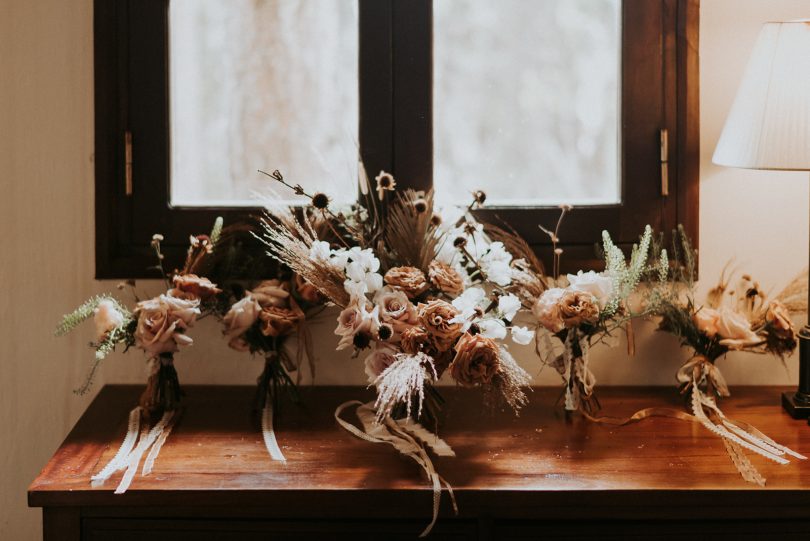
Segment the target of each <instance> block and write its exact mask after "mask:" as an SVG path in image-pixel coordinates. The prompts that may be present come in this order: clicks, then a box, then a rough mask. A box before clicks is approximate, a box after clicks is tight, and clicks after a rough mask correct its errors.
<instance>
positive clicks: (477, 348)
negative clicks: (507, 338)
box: [450, 334, 500, 387]
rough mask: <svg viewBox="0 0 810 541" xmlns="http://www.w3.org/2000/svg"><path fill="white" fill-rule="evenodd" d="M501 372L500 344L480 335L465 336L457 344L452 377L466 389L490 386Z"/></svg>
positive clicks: (451, 372)
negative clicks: (476, 386)
mask: <svg viewBox="0 0 810 541" xmlns="http://www.w3.org/2000/svg"><path fill="white" fill-rule="evenodd" d="M499 370H500V354H499V352H498V344H497V343H496V342H495V340H493V339H491V338H485V337H483V336H481V335H480V334H476V335H471V334H465V335H464V336H462V337H461V338H460V339H459V341H458V343H457V344H456V356H455V358H454V359H453V363H452V364H451V365H450V375H451V376H453V379H455V380H456V381H457V382H459V383H460V384H461V385H463V386H465V387H472V386H474V385H488V384H490V383H492V378H493V377H495V375H496V374H497V373H498V371H499Z"/></svg>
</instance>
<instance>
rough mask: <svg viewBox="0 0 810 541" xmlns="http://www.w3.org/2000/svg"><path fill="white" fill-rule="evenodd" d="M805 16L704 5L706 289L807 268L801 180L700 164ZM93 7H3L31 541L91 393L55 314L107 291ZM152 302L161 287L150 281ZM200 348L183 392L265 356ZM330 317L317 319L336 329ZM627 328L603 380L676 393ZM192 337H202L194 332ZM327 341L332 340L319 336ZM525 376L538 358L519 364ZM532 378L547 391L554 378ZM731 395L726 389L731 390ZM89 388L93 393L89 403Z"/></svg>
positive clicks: (9, 248) (19, 529) (9, 232)
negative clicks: (54, 463)
mask: <svg viewBox="0 0 810 541" xmlns="http://www.w3.org/2000/svg"><path fill="white" fill-rule="evenodd" d="M808 16H810V1H808V0H768V1H764V0H703V6H702V11H701V28H700V32H701V37H700V39H701V152H702V156H703V157H702V164H701V212H700V220H701V227H700V244H701V268H700V273H701V277H702V278H703V280H702V282H701V289H702V290H704V291H705V290H706V289H708V287H710V286H711V281H712V279H713V278H714V277H716V276H718V274H719V272H720V270H721V268H722V267H723V265H724V264H725V263H726V261H727V260H728V259H730V258H732V257H734V258H736V259H735V261H736V262H737V264H738V265H739V267H740V268H742V269H744V270H746V271H747V272H750V273H752V274H754V275H755V276H756V277H757V278H758V279H759V280H760V281H761V282H762V283H763V284H768V285H770V286H772V287H773V289H774V290H778V289H779V288H780V287H782V286H783V285H784V284H786V283H787V282H788V281H789V280H790V279H791V278H792V277H793V276H794V275H796V274H797V273H798V272H800V271H801V270H802V269H803V268H804V266H805V265H806V262H807V246H808V236H807V235H808V225H807V224H808V204H807V201H808V182H807V180H808V179H807V176H806V175H804V174H801V173H774V172H756V171H741V170H731V169H722V168H718V167H715V166H713V165H712V164H711V163H710V160H711V154H712V151H713V149H714V145H715V143H716V141H717V138H718V136H719V133H720V130H721V128H722V125H723V122H724V120H725V116H726V113H727V111H728V108H729V106H730V103H731V100H732V99H733V96H734V92H735V90H736V87H737V84H738V82H739V79H740V78H741V75H742V70H743V67H744V65H745V62H746V59H747V57H748V53H749V52H750V50H751V48H752V47H753V43H754V40H755V38H756V35H757V32H758V30H759V26H760V24H761V23H762V22H764V21H767V20H777V19H791V18H800V17H808ZM92 93H93V65H92V1H91V0H74V1H71V2H65V1H62V0H36V1H35V0H0V183H1V184H0V231H2V234H0V284H2V285H0V314H1V315H0V322H2V325H0V538H2V539H14V540H17V539H20V540H29V539H31V540H33V539H37V538H39V537H40V536H41V528H40V524H39V523H40V513H39V511H38V510H29V509H27V508H26V503H25V502H26V500H25V497H26V496H25V491H26V488H27V486H28V484H29V483H30V481H31V480H32V479H33V477H34V476H35V475H36V473H37V472H38V471H39V468H40V467H42V465H44V463H45V461H46V460H47V459H48V458H49V457H50V455H51V453H52V452H53V451H54V450H55V449H56V447H57V446H58V445H59V443H60V442H61V441H62V439H63V438H64V436H65V435H66V434H67V432H68V430H69V429H70V427H71V426H72V424H73V423H74V422H75V421H76V419H77V418H78V416H79V415H80V414H81V412H82V411H83V410H84V409H85V408H86V406H87V404H88V403H89V400H90V398H91V397H90V396H86V397H76V396H74V395H73V394H72V393H71V390H72V389H73V388H75V387H76V386H77V385H78V384H79V383H80V382H81V381H82V379H83V377H84V375H85V371H86V368H87V366H88V363H89V361H90V359H91V358H92V355H91V351H90V350H89V349H88V348H87V346H86V343H87V342H88V341H89V340H90V338H91V332H92V331H91V330H90V329H89V328H87V329H85V330H84V332H77V333H75V334H73V335H71V336H69V337H67V338H60V339H56V338H54V337H53V336H52V329H53V326H54V324H55V323H56V321H57V320H58V319H59V317H60V316H61V314H63V313H65V312H67V311H70V310H71V309H72V308H74V307H75V305H76V304H78V303H79V302H81V301H82V300H83V299H85V298H86V297H88V296H89V295H91V294H93V293H97V292H102V291H110V290H113V288H114V286H115V283H114V282H97V281H94V280H93V279H92V276H93V257H94V255H93V238H94V237H93V236H94V232H93V137H94V134H93V94H92ZM148 288H150V289H151V291H153V292H157V291H158V288H157V285H156V284H151V285H149V286H148ZM200 327H201V328H199V331H202V332H205V331H206V330H208V331H211V333H210V334H211V336H210V337H209V338H207V339H206V338H205V337H200V338H198V343H197V344H196V345H195V346H194V347H193V348H192V349H189V350H187V351H185V352H183V354H182V355H180V359H179V360H178V363H177V364H178V369H179V371H180V377H181V381H183V382H186V383H203V382H206V383H207V382H218V383H246V384H249V383H252V382H253V381H254V379H255V377H256V375H257V373H258V371H259V369H260V362H259V361H257V360H249V359H248V358H246V357H244V356H240V355H237V354H235V353H233V352H231V351H229V350H228V349H227V348H226V347H225V345H224V343H223V342H222V341H220V340H219V339H218V338H217V336H216V335H217V333H216V332H215V331H216V330H215V329H214V328H213V327H210V326H207V325H205V326H203V325H201V326H200ZM331 327H332V322H331V321H325V322H324V323H323V324H322V327H321V328H322V329H323V332H324V333H327V334H328V333H331ZM650 330H651V327H650V326H649V325H646V326H645V328H642V329H639V330H638V343H637V355H636V357H635V358H633V359H628V358H627V357H626V355H625V353H624V350H623V348H622V347H618V348H615V349H612V350H600V351H596V352H595V353H594V358H595V362H594V364H595V367H594V368H595V371H596V374H597V377H598V379H599V381H600V383H601V384H639V385H643V384H662V385H670V384H672V383H673V378H674V373H675V370H676V369H677V367H678V365H679V363H680V362H681V361H682V360H683V359H684V358H685V355H686V353H685V352H683V351H680V350H679V349H678V348H677V344H676V342H675V340H673V339H672V338H671V337H668V336H664V335H655V334H652V333H651V332H650ZM197 336H201V333H197ZM324 342H325V343H331V342H330V341H329V340H325V341H324ZM320 359H321V361H320V363H319V365H318V383H324V384H325V383H339V384H344V383H362V382H363V375H362V373H363V370H362V366H361V364H360V361H359V360H351V359H349V358H347V356H345V355H342V356H338V355H334V354H333V353H331V351H330V348H323V349H322V350H321V352H320ZM522 360H523V362H524V365H525V366H526V367H527V368H528V369H529V370H530V371H531V372H532V373H537V372H538V371H539V364H538V362H537V361H536V360H534V359H533V358H532V356H531V355H523V356H522ZM143 365H144V363H143V360H142V358H141V357H140V355H139V354H137V353H133V354H130V355H128V356H123V355H120V354H119V355H115V356H113V357H111V358H110V359H109V360H108V361H107V362H106V363H105V366H104V368H103V370H102V372H101V376H100V377H99V378H98V381H97V384H96V386H95V388H94V389H93V393H94V392H96V391H97V390H98V389H99V388H100V387H101V385H103V383H104V382H137V383H141V382H142V381H143V379H144V371H143ZM787 365H788V366H787V370H786V369H785V368H783V367H782V365H781V364H780V362H779V361H776V360H773V359H769V358H763V357H756V356H752V355H745V354H735V355H733V356H731V357H729V358H728V359H726V360H724V361H722V369H723V372H724V374H725V375H726V377H727V379H728V380H729V382H730V383H731V384H732V385H734V384H746V383H747V384H780V385H786V386H788V385H792V382H794V381H795V378H796V359H795V358H793V359H790V360H789V361H788V363H787ZM537 381H538V383H541V384H556V383H557V378H556V376H555V375H554V374H552V373H551V371H550V370H546V371H544V372H543V373H542V374H541V375H540V376H539V377H538V380H537ZM732 391H733V389H732ZM91 394H92V393H91Z"/></svg>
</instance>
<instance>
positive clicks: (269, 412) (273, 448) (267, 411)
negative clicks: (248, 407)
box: [262, 392, 287, 462]
mask: <svg viewBox="0 0 810 541" xmlns="http://www.w3.org/2000/svg"><path fill="white" fill-rule="evenodd" d="M262 437H263V438H264V446H265V447H267V452H268V453H270V458H272V459H273V460H278V461H279V462H287V459H286V458H285V457H284V453H282V452H281V448H280V447H279V446H278V441H276V432H275V430H274V429H273V397H272V396H270V393H269V392H268V393H267V398H266V399H265V402H264V409H263V410H262Z"/></svg>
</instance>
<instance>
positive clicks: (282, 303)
mask: <svg viewBox="0 0 810 541" xmlns="http://www.w3.org/2000/svg"><path fill="white" fill-rule="evenodd" d="M250 294H251V295H253V298H254V299H256V302H258V303H259V306H261V307H262V308H267V307H268V306H275V307H277V308H288V307H289V306H290V304H289V303H290V284H289V282H282V281H281V280H265V281H264V282H261V283H260V284H259V285H257V286H256V287H254V288H253V289H252V290H251V291H250Z"/></svg>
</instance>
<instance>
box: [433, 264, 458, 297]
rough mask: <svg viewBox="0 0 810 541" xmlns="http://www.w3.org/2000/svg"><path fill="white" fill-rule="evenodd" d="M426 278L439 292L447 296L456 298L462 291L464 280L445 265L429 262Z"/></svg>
mask: <svg viewBox="0 0 810 541" xmlns="http://www.w3.org/2000/svg"><path fill="white" fill-rule="evenodd" d="M428 278H429V279H430V283H431V284H433V285H434V286H435V287H436V288H437V289H438V290H439V291H441V292H443V293H447V294H448V295H452V296H456V295H458V294H459V293H461V292H462V291H464V278H462V277H461V274H459V273H458V271H457V270H456V269H454V268H453V267H451V266H450V265H448V264H447V263H442V262H441V261H436V260H434V261H431V262H430V266H429V267H428Z"/></svg>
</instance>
